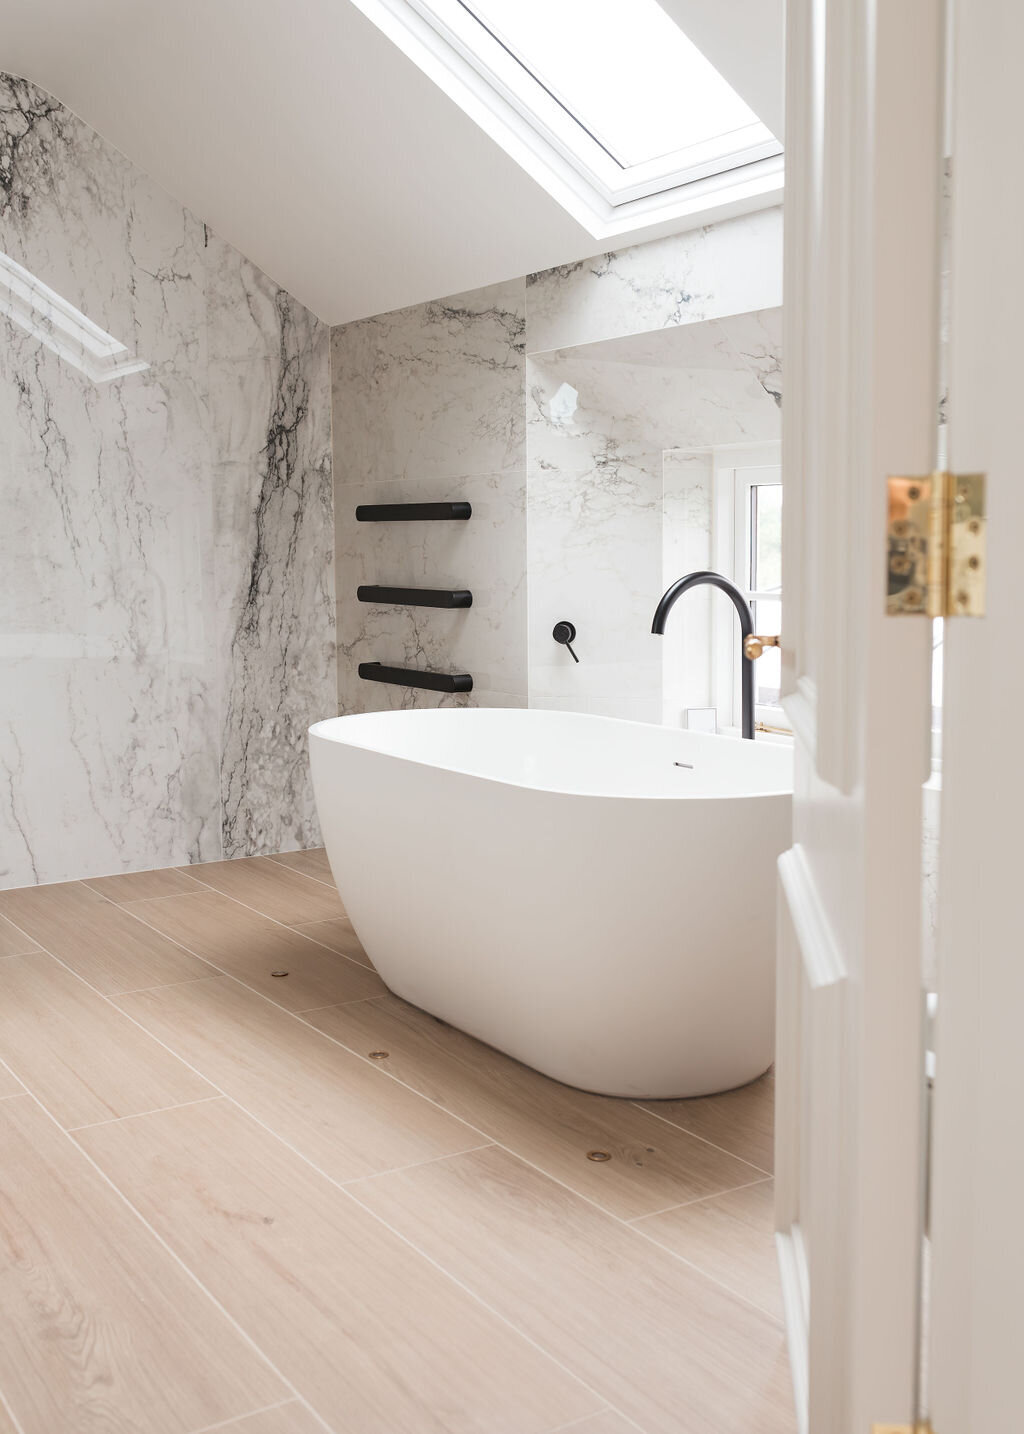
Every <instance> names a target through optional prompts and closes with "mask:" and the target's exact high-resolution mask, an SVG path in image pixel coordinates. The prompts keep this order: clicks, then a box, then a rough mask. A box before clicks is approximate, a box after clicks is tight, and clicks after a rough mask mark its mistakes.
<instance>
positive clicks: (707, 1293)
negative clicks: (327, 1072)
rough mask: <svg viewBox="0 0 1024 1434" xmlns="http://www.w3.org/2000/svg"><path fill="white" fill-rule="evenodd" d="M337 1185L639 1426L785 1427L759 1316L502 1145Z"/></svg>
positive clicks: (777, 1375) (786, 1431) (725, 1430)
mask: <svg viewBox="0 0 1024 1434" xmlns="http://www.w3.org/2000/svg"><path fill="white" fill-rule="evenodd" d="M351 1189H352V1192H353V1194H354V1195H355V1196H356V1198H357V1199H358V1200H360V1201H362V1202H363V1203H364V1204H366V1206H367V1207H368V1208H369V1209H371V1210H373V1211H375V1212H376V1213H378V1214H379V1215H381V1216H382V1217H383V1218H384V1219H385V1220H386V1221H387V1222H388V1224H389V1225H391V1226H392V1227H393V1228H394V1229H396V1230H398V1231H399V1232H400V1233H401V1234H403V1235H405V1236H406V1237H407V1238H408V1239H410V1240H412V1241H413V1243H414V1244H415V1245H416V1246H417V1247H418V1248H419V1249H421V1250H423V1251H424V1252H425V1253H426V1254H428V1255H429V1256H430V1257H431V1258H432V1259H435V1260H436V1261H437V1262H438V1263H439V1264H440V1265H441V1267H442V1268H443V1269H446V1270H448V1271H449V1272H450V1273H452V1274H453V1275H454V1276H455V1277H456V1278H457V1279H459V1280H460V1281H461V1282H462V1283H463V1284H465V1285H466V1286H467V1287H468V1288H469V1289H471V1290H473V1291H474V1292H475V1293H476V1294H478V1295H479V1296H480V1297H481V1298H482V1299H484V1300H486V1301H487V1303H488V1304H490V1305H491V1306H492V1307H493V1308H495V1309H496V1310H498V1311H499V1312H500V1313H502V1314H504V1315H505V1316H506V1317H507V1318H508V1319H510V1320H511V1321H512V1323H513V1324H515V1325H516V1326H517V1327H518V1328H520V1329H522V1330H524V1331H525V1332H526V1333H527V1334H529V1335H530V1336H531V1337H532V1338H533V1339H535V1340H536V1341H537V1342H538V1343H539V1344H540V1345H541V1347H542V1348H544V1349H546V1350H549V1351H550V1352H551V1353H552V1354H553V1355H554V1356H555V1357H556V1358H557V1359H559V1360H560V1361H561V1362H562V1363H563V1364H564V1365H565V1366H566V1367H567V1368H568V1369H570V1370H572V1371H573V1372H574V1373H575V1374H577V1375H578V1376H579V1377H580V1378H582V1379H583V1380H585V1381H586V1383H587V1384H588V1385H589V1386H590V1387H591V1388H592V1389H594V1390H595V1391H596V1392H597V1393H598V1394H600V1395H602V1396H603V1397H604V1398H605V1399H606V1400H607V1401H608V1403H610V1404H612V1405H613V1406H614V1407H615V1408H616V1409H619V1410H621V1411H622V1413H623V1414H625V1415H627V1416H628V1417H629V1418H631V1419H634V1420H635V1421H636V1422H637V1423H638V1424H639V1425H640V1426H641V1428H642V1429H644V1430H645V1431H647V1434H709V1431H711V1430H713V1431H714V1434H792V1431H793V1428H794V1419H793V1409H792V1400H791V1395H790V1392H789V1378H788V1373H787V1368H786V1354H785V1336H784V1334H783V1331H782V1329H781V1328H780V1327H779V1326H778V1324H777V1323H776V1322H775V1321H774V1320H773V1319H771V1318H770V1317H769V1316H768V1315H766V1314H763V1313H762V1312H761V1311H760V1310H757V1309H754V1308H753V1307H752V1306H750V1305H748V1304H746V1303H744V1302H743V1301H742V1300H740V1299H738V1298H737V1297H735V1296H734V1295H732V1294H731V1293H730V1292H729V1291H728V1290H725V1289H723V1288H722V1287H721V1286H720V1285H718V1284H716V1283H715V1282H714V1281H712V1280H710V1279H708V1278H707V1276H705V1275H703V1274H701V1273H700V1271H698V1270H694V1269H691V1268H690V1267H689V1266H688V1265H685V1264H683V1262H682V1261H678V1260H666V1259H665V1254H664V1251H662V1250H660V1249H658V1248H657V1247H656V1246H655V1245H653V1244H652V1243H651V1242H650V1241H647V1240H645V1239H644V1238H643V1236H641V1235H639V1234H638V1233H637V1231H635V1230H633V1229H631V1228H630V1227H629V1226H628V1225H624V1224H623V1223H622V1222H621V1221H619V1220H616V1219H615V1218H614V1217H612V1216H610V1215H607V1214H605V1213H603V1212H602V1211H600V1210H597V1209H595V1208H594V1206H593V1205H591V1204H590V1203H588V1202H587V1201H585V1200H581V1199H580V1198H579V1196H577V1195H575V1194H573V1192H572V1191H570V1190H567V1189H565V1187H564V1186H562V1185H559V1184H557V1183H556V1182H555V1181H554V1180H550V1179H548V1177H547V1176H545V1175H542V1174H541V1173H540V1172H539V1171H536V1170H534V1169H532V1168H531V1167H530V1166H528V1165H526V1164H524V1163H523V1162H522V1161H520V1160H518V1159H516V1157H515V1156H513V1155H510V1154H509V1153H508V1152H507V1151H505V1150H501V1149H499V1148H497V1147H496V1146H491V1147H488V1148H487V1149H485V1150H478V1151H474V1152H472V1153H470V1154H467V1155H459V1156H454V1157H452V1158H451V1159H449V1160H437V1161H433V1162H431V1163H429V1164H425V1165H420V1166H417V1167H415V1168H414V1169H409V1170H405V1171H396V1172H394V1173H392V1174H389V1175H382V1176H380V1177H378V1178H377V1179H375V1180H366V1181H363V1182H361V1183H360V1184H358V1185H354V1186H352V1187H351Z"/></svg>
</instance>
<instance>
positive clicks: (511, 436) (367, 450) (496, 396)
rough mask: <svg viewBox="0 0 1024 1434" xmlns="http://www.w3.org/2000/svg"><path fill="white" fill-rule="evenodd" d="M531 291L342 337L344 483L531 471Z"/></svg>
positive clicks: (515, 285)
mask: <svg viewBox="0 0 1024 1434" xmlns="http://www.w3.org/2000/svg"><path fill="white" fill-rule="evenodd" d="M524 311H525V281H524V280H523V279H516V280H513V281H512V282H510V283H506V284H494V285H491V286H489V287H488V288H485V289H477V290H473V291H472V292H470V293H466V294H456V295H453V296H451V297H450V298H447V299H440V300H438V301H437V302H436V303H430V304H417V305H416V306H414V307H413V308H409V309H400V310H398V311H397V312H395V313H392V314H382V315H380V316H379V317H378V318H373V319H364V320H361V321H359V322H357V323H352V324H345V325H341V326H339V327H338V328H335V329H334V330H333V332H332V341H331V347H332V365H333V375H332V384H333V391H334V448H335V469H336V481H337V483H338V484H339V485H341V484H345V483H370V482H381V481H389V480H407V481H412V482H415V481H419V480H424V479H432V478H442V479H448V478H459V477H466V476H469V475H472V474H477V473H503V472H508V471H510V470H512V471H519V470H522V468H523V467H524V464H525V459H524V453H523V378H524V331H525V318H524Z"/></svg>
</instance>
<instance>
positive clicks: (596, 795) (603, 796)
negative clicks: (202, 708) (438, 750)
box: [307, 707, 793, 802]
mask: <svg viewBox="0 0 1024 1434" xmlns="http://www.w3.org/2000/svg"><path fill="white" fill-rule="evenodd" d="M437 711H447V712H449V713H450V715H452V716H454V715H455V714H456V713H459V714H461V713H463V712H474V713H478V712H490V711H500V712H506V711H507V712H519V713H521V712H537V713H538V714H540V713H543V715H544V716H560V715H564V716H567V717H572V718H573V719H575V720H578V721H587V722H597V723H602V724H608V723H614V724H615V725H617V726H620V727H634V728H637V729H638V730H640V731H644V732H650V731H652V730H653V731H656V732H665V731H672V732H674V731H675V730H676V729H675V728H670V727H666V726H664V725H662V724H656V723H650V722H637V721H635V720H633V719H632V718H628V717H606V716H604V715H603V714H601V713H597V712H571V711H570V712H564V713H562V712H561V711H554V712H553V711H551V710H550V709H547V708H529V707H512V708H498V709H491V708H480V707H454V708H450V709H446V708H435V707H427V708H401V709H397V710H396V709H391V710H388V711H383V712H348V713H340V714H339V715H338V716H336V717H323V718H321V719H320V720H319V721H317V722H314V723H313V724H312V726H311V727H309V729H308V733H307V735H308V737H309V739H310V742H311V745H312V738H314V737H315V738H317V740H318V741H321V742H329V743H333V744H335V745H337V746H339V747H352V748H356V749H357V750H358V751H362V752H372V753H373V754H375V755H376V756H378V757H387V758H389V759H390V760H391V761H394V762H407V763H409V764H410V765H411V766H414V767H426V768H428V769H430V770H433V771H439V772H449V773H451V774H452V775H453V776H459V777H470V778H473V779H474V780H476V781H480V782H491V783H493V784H494V785H496V786H501V787H512V788H514V789H515V790H518V791H524V792H542V793H545V794H548V795H551V796H558V797H571V798H573V799H576V800H581V801H582V800H591V801H594V800H596V801H602V802H609V801H616V802H618V801H622V802H734V801H758V800H763V799H772V800H776V799H778V798H779V797H789V798H792V796H793V782H792V778H791V779H790V783H789V786H787V787H772V788H770V789H768V790H765V791H757V792H751V791H738V792H602V791H588V792H579V791H571V790H568V789H566V788H564V787H554V786H549V785H547V784H545V785H539V784H536V783H528V782H516V781H512V780H511V779H510V778H507V777H497V776H494V775H493V774H491V773H488V772H475V771H471V770H469V769H467V768H465V767H453V766H450V765H448V764H447V763H443V762H430V761H427V760H426V759H425V758H423V757H413V756H409V755H407V754H406V753H402V752H391V751H388V750H387V749H385V748H381V747H374V746H370V745H369V744H368V743H366V742H357V741H353V740H352V739H350V738H347V737H338V736H333V735H328V734H327V733H326V732H324V731H323V730H321V729H323V728H325V727H328V726H333V725H334V724H336V723H341V722H348V721H350V720H354V719H360V718H386V719H392V718H405V719H409V718H411V717H414V716H418V715H420V714H421V713H423V712H437ZM679 731H680V732H681V733H685V734H686V735H687V736H689V737H695V738H698V739H704V740H709V739H710V740H713V741H723V742H740V741H742V740H744V739H742V738H740V737H733V736H731V735H729V734H727V733H723V732H714V733H712V732H689V733H688V732H686V729H685V728H682V727H681V728H679ZM767 745H770V746H772V747H773V748H774V747H776V744H775V743H771V744H767ZM776 750H777V748H776Z"/></svg>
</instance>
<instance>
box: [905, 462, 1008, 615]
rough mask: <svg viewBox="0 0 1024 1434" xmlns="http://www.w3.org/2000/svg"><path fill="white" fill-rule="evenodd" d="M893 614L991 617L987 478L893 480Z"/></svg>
mask: <svg viewBox="0 0 1024 1434" xmlns="http://www.w3.org/2000/svg"><path fill="white" fill-rule="evenodd" d="M888 497H889V516H888V531H887V534H886V545H887V553H888V573H887V586H886V612H887V613H888V615H889V616H890V617H905V616H908V615H914V616H923V617H984V615H985V556H986V554H985V538H986V512H985V474H984V473H946V472H935V473H928V474H925V475H924V476H923V477H920V478H915V477H908V476H905V475H902V476H901V475H894V476H892V477H890V478H889V480H888Z"/></svg>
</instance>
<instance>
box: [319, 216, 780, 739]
mask: <svg viewBox="0 0 1024 1434" xmlns="http://www.w3.org/2000/svg"><path fill="white" fill-rule="evenodd" d="M781 285H782V214H781V210H778V209H775V210H767V211H764V212H762V213H759V214H753V215H747V216H744V217H742V218H739V219H732V220H728V221H726V222H724V223H722V224H719V225H715V226H710V227H707V228H704V229H700V230H694V231H692V232H690V233H687V234H681V235H676V236H674V237H672V238H669V239H660V240H656V241H654V242H652V243H650V244H644V245H638V246H635V247H633V248H630V249H625V250H622V251H620V252H616V253H608V254H603V255H601V256H599V257H598V258H596V259H593V260H589V261H586V262H584V263H579V264H570V265H565V266H562V267H560V268H557V269H551V270H546V271H544V272H543V273H538V274H531V275H528V276H526V277H525V278H523V279H517V280H514V281H511V282H509V283H506V284H497V285H493V286H491V287H489V288H486V289H481V290H477V291H475V292H473V293H469V294H459V295H455V296H453V297H451V298H447V299H442V300H438V301H437V302H436V303H429V304H420V305H416V306H414V307H412V308H409V309H404V310H401V311H400V312H398V313H393V314H384V315H381V316H379V317H377V318H373V319H368V320H365V321H362V322H359V323H354V324H347V325H343V326H340V327H338V328H336V329H335V330H334V331H333V334H332V388H333V406H334V474H335V513H336V543H337V553H338V559H337V563H338V578H337V588H338V633H339V666H338V683H339V701H340V706H341V710H342V711H345V712H359V711H375V710H380V709H384V708H390V707H411V706H437V705H481V704H483V705H498V706H510V705H518V706H521V705H525V704H526V703H527V702H528V701H529V702H530V703H532V704H534V705H544V704H546V703H547V704H551V705H558V704H559V703H562V704H564V703H566V702H570V703H572V704H574V705H575V703H576V702H577V701H583V702H585V703H587V704H589V706H588V710H595V711H604V710H612V709H613V708H614V710H616V711H622V710H628V712H629V715H640V714H641V713H643V715H645V716H649V717H652V720H656V719H655V718H654V716H653V714H655V713H656V712H660V710H661V709H660V703H661V696H660V685H659V684H660V678H657V679H655V678H652V680H651V682H650V683H648V684H647V685H646V686H644V687H642V688H634V687H632V686H631V684H632V682H633V679H634V677H635V676H636V672H637V665H638V664H639V665H640V666H643V665H644V663H645V662H646V663H647V664H648V665H650V664H651V661H652V659H651V658H650V648H649V645H648V646H647V653H646V656H644V657H641V655H640V652H639V647H638V644H639V639H638V637H637V636H636V633H635V631H634V618H635V616H636V614H637V613H639V612H640V610H641V608H644V609H645V610H646V603H647V601H648V598H649V595H650V591H652V590H653V589H654V588H658V584H659V583H660V582H661V576H662V566H663V564H662V554H661V545H662V532H661V512H662V450H663V449H665V448H677V447H679V446H680V445H694V444H697V445H699V444H709V443H712V442H727V441H739V440H740V439H742V438H743V437H744V436H746V435H747V433H748V432H749V433H750V434H751V435H752V436H756V437H763V436H766V434H769V433H774V432H776V431H777V424H778V415H777V408H776V404H777V399H778V391H779V368H778V364H779V346H778V341H777V332H776V326H775V320H774V317H773V315H772V314H771V313H769V314H768V316H767V317H765V316H764V313H763V311H774V310H776V309H777V307H778V305H779V304H780V303H781ZM727 316H732V317H731V318H729V319H728V322H729V324H730V329H729V332H728V334H727V333H726V330H725V329H724V328H723V327H721V326H718V327H715V326H713V325H709V324H708V321H709V320H721V319H725V318H726V317H727ZM698 329H699V330H701V332H702V333H703V334H704V339H705V347H706V348H707V349H708V353H707V354H705V355H703V356H701V355H697V353H696V349H695V345H696V344H697V343H698V336H697V330H698ZM684 330H687V331H692V333H693V335H694V336H693V337H691V338H690V339H689V340H683V339H680V338H679V335H681V334H682V333H683V331H684ZM652 331H654V332H652ZM673 334H675V335H676V340H675V342H676V344H677V347H678V345H679V344H683V346H684V347H687V348H688V350H689V351H691V359H690V367H691V369H692V370H694V372H696V370H698V369H700V368H702V367H708V366H710V367H716V368H717V369H718V370H719V372H718V374H717V377H716V378H715V380H714V382H713V383H712V385H711V387H710V388H709V387H708V384H707V382H706V381H705V380H703V379H700V378H697V377H694V376H692V377H691V380H690V381H689V387H690V390H691V391H692V393H693V403H692V405H691V412H690V417H689V419H688V421H686V422H682V423H680V422H678V421H674V420H673V421H667V420H666V421H662V418H660V417H657V416H656V413H660V412H661V410H662V409H666V408H676V407H678V402H679V383H680V379H679V376H678V371H679V370H680V365H681V363H682V359H681V358H680V357H679V355H678V354H676V355H675V356H673V355H672V354H667V353H666V352H663V350H662V348H661V347H660V345H662V344H665V343H668V344H671V343H672V342H673V339H672V335H673ZM666 336H667V337H666ZM609 340H614V341H615V342H616V343H622V342H626V341H629V342H630V343H631V348H630V349H629V351H628V352H625V351H624V352H623V353H621V354H619V355H617V356H616V355H614V354H612V353H610V352H608V351H606V350H605V349H604V348H603V345H604V344H606V343H607V342H608V341H609ZM716 345H717V346H718V349H717V351H716ZM723 346H724V347H723ZM528 356H529V357H528ZM730 365H732V366H734V367H735V368H736V372H735V373H732V374H727V372H726V370H727V369H728V368H729V366H730ZM563 385H567V386H568V387H570V388H575V389H576V390H578V391H579V393H580V394H582V399H581V401H580V407H579V411H578V413H577V414H576V415H575V416H574V417H573V418H572V419H571V421H569V422H567V423H565V424H562V423H560V422H555V421H552V420H551V414H550V410H549V409H548V407H547V405H548V404H549V403H550V400H551V398H552V397H553V396H554V395H555V394H556V393H557V392H558V391H559V389H560V388H561V387H562V386H563ZM750 404H754V405H755V406H757V407H758V411H759V413H762V414H763V415H764V422H763V423H762V422H760V421H754V420H753V419H752V418H751V417H750V415H749V414H747V415H746V416H744V413H741V410H743V409H744V405H746V407H747V408H749V407H750ZM744 412H745V410H744ZM730 413H731V416H730ZM652 422H653V426H652ZM723 434H726V435H728V436H727V437H722V435H723ZM459 498H469V499H470V501H471V502H472V504H473V518H472V519H471V520H470V521H469V522H468V523H465V524H442V523H424V524H404V523H403V524H393V525H391V524H377V525H372V524H357V523H356V522H355V506H356V504H357V503H366V502H399V501H403V500H404V501H431V500H437V499H459ZM680 501H681V500H680ZM362 583H376V584H380V585H396V586H398V585H401V586H410V585H411V586H422V587H427V586H433V587H449V586H451V587H455V586H457V587H468V588H470V589H471V590H472V592H473V595H474V604H473V607H472V608H471V609H469V610H464V611H457V612H450V611H437V610H432V609H429V608H397V607H396V608H390V607H387V608H385V607H382V608H376V607H370V606H367V605H364V604H360V603H358V602H357V601H356V598H355V593H356V588H357V587H358V586H359V585H360V584H362ZM658 591H659V592H660V588H658ZM656 597H657V593H655V600H656ZM616 603H618V604H619V607H618V608H617V609H616V611H615V612H614V613H613V612H612V608H613V607H614V606H615V604H616ZM563 606H564V607H565V608H566V610H565V611H562V607H563ZM556 609H557V611H556ZM570 609H571V610H570ZM573 612H576V613H577V614H579V613H582V614H583V615H584V618H585V619H586V622H587V623H588V628H587V638H586V639H585V642H586V644H588V645H589V652H588V660H587V662H586V663H583V662H582V661H581V663H580V666H579V667H578V668H576V667H574V666H573V664H572V659H571V658H570V657H569V655H568V654H567V653H566V652H565V651H564V649H561V648H556V647H554V644H553V643H552V640H551V627H552V625H553V623H554V621H557V620H558V619H559V618H562V617H568V618H571V617H572V616H573ZM649 625H650V623H649V619H648V621H647V624H646V626H647V627H649ZM641 627H642V625H641ZM552 649H554V651H553V652H552ZM598 654H599V656H598ZM366 661H381V662H385V663H389V664H394V665H397V666H403V667H421V668H426V669H430V670H433V671H442V672H469V673H471V674H472V676H473V678H474V684H475V685H474V691H473V693H472V694H469V695H467V696H462V697H447V696H445V697H439V696H438V695H437V694H434V693H428V692H422V691H417V690H415V689H411V688H400V687H383V686H378V685H377V684H373V683H367V682H361V681H360V680H359V678H358V676H357V668H358V664H359V663H360V662H366ZM566 665H568V667H569V668H571V669H572V671H571V672H569V671H568V670H567V667H566ZM627 692H629V693H630V694H631V696H630V697H626V695H625V694H626V693H627Z"/></svg>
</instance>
